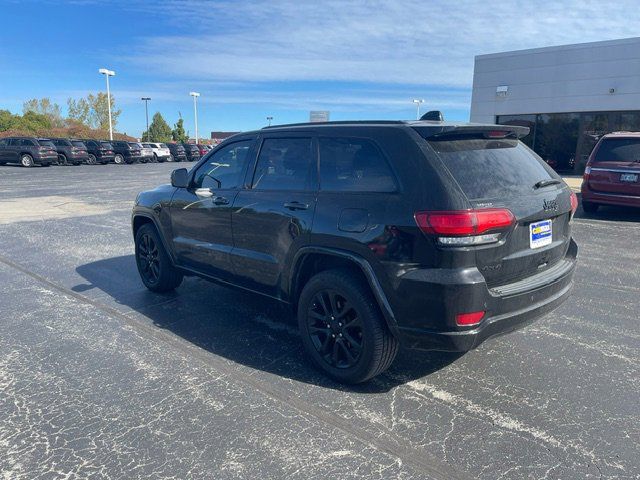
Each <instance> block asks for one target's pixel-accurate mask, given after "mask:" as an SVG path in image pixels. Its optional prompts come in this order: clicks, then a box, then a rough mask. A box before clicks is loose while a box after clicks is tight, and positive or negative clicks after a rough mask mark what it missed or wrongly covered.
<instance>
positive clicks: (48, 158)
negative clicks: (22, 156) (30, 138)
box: [33, 154, 58, 165]
mask: <svg viewBox="0 0 640 480" xmlns="http://www.w3.org/2000/svg"><path fill="white" fill-rule="evenodd" d="M57 161H58V154H55V155H33V163H35V164H37V165H47V164H50V163H54V162H57Z"/></svg>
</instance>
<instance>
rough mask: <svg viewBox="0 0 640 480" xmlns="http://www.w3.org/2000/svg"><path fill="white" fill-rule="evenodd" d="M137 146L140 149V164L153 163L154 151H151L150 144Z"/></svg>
mask: <svg viewBox="0 0 640 480" xmlns="http://www.w3.org/2000/svg"><path fill="white" fill-rule="evenodd" d="M136 145H138V146H139V147H140V162H142V163H148V162H153V160H154V157H153V150H152V149H151V146H149V144H148V143H137V144H136Z"/></svg>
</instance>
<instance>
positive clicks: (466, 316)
mask: <svg viewBox="0 0 640 480" xmlns="http://www.w3.org/2000/svg"><path fill="white" fill-rule="evenodd" d="M484 314H485V312H484V310H482V311H479V312H471V313H459V314H458V315H456V324H458V325H459V326H461V327H466V326H469V325H477V324H478V323H480V321H481V320H482V317H484Z"/></svg>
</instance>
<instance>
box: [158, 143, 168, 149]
mask: <svg viewBox="0 0 640 480" xmlns="http://www.w3.org/2000/svg"><path fill="white" fill-rule="evenodd" d="M160 148H168V147H167V144H166V143H161V144H160Z"/></svg>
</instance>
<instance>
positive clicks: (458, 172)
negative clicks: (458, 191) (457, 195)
mask: <svg viewBox="0 0 640 480" xmlns="http://www.w3.org/2000/svg"><path fill="white" fill-rule="evenodd" d="M429 145H431V147H433V149H434V150H435V151H436V152H437V153H438V155H439V156H440V158H441V159H442V161H443V162H444V164H445V165H446V166H447V169H448V170H449V171H450V172H451V175H453V177H454V178H455V179H456V181H457V182H458V184H459V185H460V187H461V188H462V190H463V191H464V193H465V194H466V195H467V197H468V198H469V199H470V200H478V199H489V198H504V197H505V196H513V195H520V194H524V193H531V192H533V186H534V185H535V184H536V183H537V182H539V181H540V180H546V179H549V178H557V177H556V176H553V177H552V173H551V172H552V170H551V168H550V167H548V166H547V165H546V164H545V163H544V162H543V161H542V160H540V157H538V156H537V155H536V154H535V153H534V152H533V151H532V150H530V149H529V148H528V147H526V146H525V145H524V144H523V143H522V142H518V141H517V140H489V139H464V140H440V141H436V140H431V141H429Z"/></svg>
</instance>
